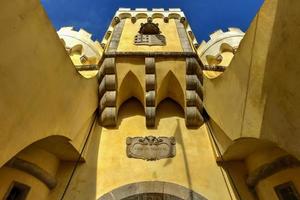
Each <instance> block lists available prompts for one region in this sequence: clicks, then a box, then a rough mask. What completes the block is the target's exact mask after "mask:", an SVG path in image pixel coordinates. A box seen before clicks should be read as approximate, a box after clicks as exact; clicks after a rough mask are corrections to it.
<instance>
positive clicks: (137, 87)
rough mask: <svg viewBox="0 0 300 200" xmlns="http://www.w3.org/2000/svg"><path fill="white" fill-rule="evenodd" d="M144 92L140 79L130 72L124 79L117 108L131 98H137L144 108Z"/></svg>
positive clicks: (119, 91) (118, 96)
mask: <svg viewBox="0 0 300 200" xmlns="http://www.w3.org/2000/svg"><path fill="white" fill-rule="evenodd" d="M144 96H145V95H144V90H143V87H142V85H141V83H140V81H139V79H138V77H137V76H136V75H135V74H134V73H133V72H132V71H129V72H128V73H127V74H126V75H125V77H124V78H123V80H122V82H121V84H120V87H119V90H118V95H117V108H120V107H121V105H122V104H123V103H124V102H125V101H126V100H127V99H130V98H131V97H135V98H136V99H137V100H139V101H140V103H141V104H142V105H143V106H144V98H145V97H144Z"/></svg>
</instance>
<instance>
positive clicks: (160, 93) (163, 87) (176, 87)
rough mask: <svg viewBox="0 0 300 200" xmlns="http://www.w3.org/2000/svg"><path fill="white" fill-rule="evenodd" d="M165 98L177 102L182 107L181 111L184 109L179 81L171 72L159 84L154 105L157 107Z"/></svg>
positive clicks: (182, 93)
mask: <svg viewBox="0 0 300 200" xmlns="http://www.w3.org/2000/svg"><path fill="white" fill-rule="evenodd" d="M167 97H169V98H170V99H172V100H174V101H175V102H177V103H178V104H179V105H180V106H181V107H182V109H184V107H185V104H184V92H183V89H182V87H181V84H180V81H179V80H178V78H177V77H176V76H175V74H174V72H172V71H169V72H168V73H167V74H166V76H165V77H164V78H163V80H162V82H161V84H160V85H159V86H158V90H157V101H156V105H158V104H159V103H160V102H161V101H162V100H164V99H166V98H167Z"/></svg>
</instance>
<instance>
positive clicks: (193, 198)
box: [98, 181, 207, 200]
mask: <svg viewBox="0 0 300 200" xmlns="http://www.w3.org/2000/svg"><path fill="white" fill-rule="evenodd" d="M144 194H161V195H163V198H147V199H151V200H154V199H155V200H163V199H165V200H207V198H205V197H204V196H202V195H200V194H198V193H196V192H194V191H192V190H190V189H188V188H186V187H183V186H181V185H177V184H175V183H169V182H161V181H145V182H138V183H132V184H128V185H124V186H121V187H119V188H116V189H114V190H112V191H111V192H109V193H106V194H104V195H103V196H102V197H100V198H99V199H98V200H117V199H124V200H129V199H132V196H137V197H140V196H142V195H144ZM134 199H141V198H134Z"/></svg>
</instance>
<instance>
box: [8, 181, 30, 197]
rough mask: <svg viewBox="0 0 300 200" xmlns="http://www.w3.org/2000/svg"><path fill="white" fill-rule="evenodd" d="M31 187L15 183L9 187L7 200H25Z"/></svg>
mask: <svg viewBox="0 0 300 200" xmlns="http://www.w3.org/2000/svg"><path fill="white" fill-rule="evenodd" d="M29 190H30V187H29V186H27V185H24V184H22V183H19V182H15V181H14V182H13V183H12V184H11V186H10V187H9V190H8V192H7V194H6V195H5V198H4V199H5V200H25V199H26V197H27V194H28V192H29Z"/></svg>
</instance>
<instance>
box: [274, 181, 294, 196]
mask: <svg viewBox="0 0 300 200" xmlns="http://www.w3.org/2000/svg"><path fill="white" fill-rule="evenodd" d="M274 189H275V192H276V194H277V196H278V198H279V200H300V196H299V193H298V192H297V190H296V188H295V185H294V184H293V182H291V181H290V182H287V183H283V184H280V185H277V186H275V187H274Z"/></svg>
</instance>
